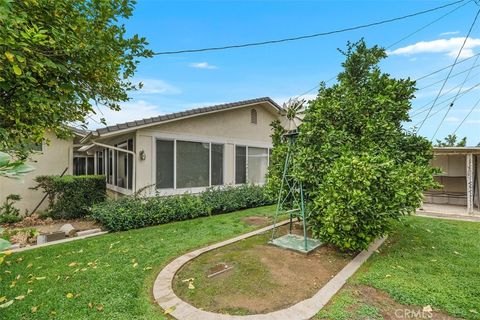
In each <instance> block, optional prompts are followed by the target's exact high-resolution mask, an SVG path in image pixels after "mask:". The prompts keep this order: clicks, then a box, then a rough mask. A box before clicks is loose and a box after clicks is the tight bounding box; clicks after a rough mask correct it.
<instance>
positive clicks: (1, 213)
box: [0, 194, 22, 223]
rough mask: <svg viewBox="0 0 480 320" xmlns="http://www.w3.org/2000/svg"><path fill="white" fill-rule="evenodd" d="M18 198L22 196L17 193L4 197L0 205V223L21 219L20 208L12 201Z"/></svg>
mask: <svg viewBox="0 0 480 320" xmlns="http://www.w3.org/2000/svg"><path fill="white" fill-rule="evenodd" d="M20 200H22V197H21V196H20V195H18V194H9V195H8V196H7V197H6V198H5V201H4V202H3V204H2V205H1V206H0V223H15V222H18V221H20V220H22V218H21V217H20V210H19V209H18V208H15V206H14V203H15V202H17V201H20Z"/></svg>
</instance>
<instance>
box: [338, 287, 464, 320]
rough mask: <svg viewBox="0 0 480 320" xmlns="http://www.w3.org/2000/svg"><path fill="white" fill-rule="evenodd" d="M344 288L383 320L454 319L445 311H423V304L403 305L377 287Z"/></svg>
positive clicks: (454, 319)
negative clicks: (372, 309) (375, 310)
mask: <svg viewBox="0 0 480 320" xmlns="http://www.w3.org/2000/svg"><path fill="white" fill-rule="evenodd" d="M344 290H349V291H351V292H352V294H353V296H354V297H355V298H356V299H358V300H359V301H360V302H361V303H365V304H367V305H370V306H374V307H376V308H377V309H378V310H379V313H380V314H381V316H382V317H383V319H385V320H394V319H407V318H408V319H433V320H456V319H460V318H455V317H452V316H449V315H447V314H445V313H442V312H438V311H435V310H433V311H431V312H428V311H425V310H424V309H423V308H424V307H425V306H411V305H403V304H400V303H398V302H396V301H394V300H393V299H392V298H390V296H389V295H388V294H387V293H385V292H383V291H381V290H378V289H375V288H372V287H369V286H364V285H355V286H352V285H347V286H345V287H344ZM351 308H352V309H355V308H356V305H353V306H351ZM349 311H353V310H349Z"/></svg>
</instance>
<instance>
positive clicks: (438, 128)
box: [431, 10, 480, 141]
mask: <svg viewBox="0 0 480 320" xmlns="http://www.w3.org/2000/svg"><path fill="white" fill-rule="evenodd" d="M479 13H480V10H479ZM479 57H480V56H477V58H476V59H475V61H474V62H473V65H472V67H471V68H470V70H469V71H468V73H467V76H466V77H465V79H463V82H462V84H461V85H460V88H458V91H457V94H456V95H455V97H453V100H452V102H451V103H450V106H449V107H448V109H447V111H446V112H445V115H444V116H443V118H442V121H440V123H439V124H438V126H437V128H436V129H435V133H434V134H433V136H432V139H431V141H433V139H435V136H436V135H437V133H438V130H440V128H441V127H442V124H443V122H444V121H445V119H446V118H447V115H448V113H449V112H450V110H452V107H453V106H454V105H455V102H456V101H457V98H458V95H459V94H460V92H461V91H462V89H463V86H464V85H465V82H467V80H468V77H469V76H470V73H471V72H472V69H473V67H475V65H476V64H477V61H478V58H479Z"/></svg>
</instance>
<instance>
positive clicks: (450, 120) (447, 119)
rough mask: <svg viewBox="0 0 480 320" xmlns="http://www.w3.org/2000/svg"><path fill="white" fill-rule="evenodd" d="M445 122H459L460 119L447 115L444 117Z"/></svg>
mask: <svg viewBox="0 0 480 320" xmlns="http://www.w3.org/2000/svg"><path fill="white" fill-rule="evenodd" d="M445 122H448V123H458V122H460V119H458V118H457V117H447V118H445Z"/></svg>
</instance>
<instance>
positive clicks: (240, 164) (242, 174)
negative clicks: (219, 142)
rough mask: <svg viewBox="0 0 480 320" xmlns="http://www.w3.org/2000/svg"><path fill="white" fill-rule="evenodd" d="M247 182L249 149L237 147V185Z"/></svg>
mask: <svg viewBox="0 0 480 320" xmlns="http://www.w3.org/2000/svg"><path fill="white" fill-rule="evenodd" d="M246 182H247V148H246V147H240V146H236V147H235V183H236V184H241V183H246Z"/></svg>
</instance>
